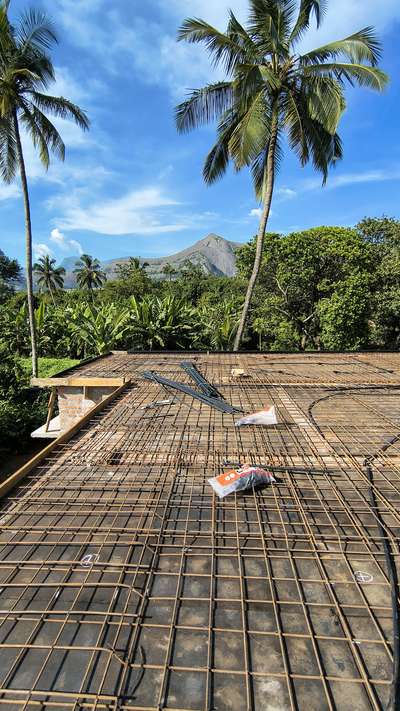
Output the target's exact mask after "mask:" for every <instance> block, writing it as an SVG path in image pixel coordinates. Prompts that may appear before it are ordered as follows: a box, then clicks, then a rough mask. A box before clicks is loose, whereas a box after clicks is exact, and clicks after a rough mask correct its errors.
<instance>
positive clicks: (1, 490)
mask: <svg viewBox="0 0 400 711" xmlns="http://www.w3.org/2000/svg"><path fill="white" fill-rule="evenodd" d="M129 384H130V380H127V382H126V383H124V384H123V385H121V386H120V387H119V388H117V389H116V390H114V392H112V393H111V394H110V395H108V397H106V398H104V400H102V401H101V402H99V403H98V404H97V405H95V406H94V407H92V408H91V409H90V410H89V411H88V412H87V413H86V415H84V417H82V418H81V419H80V420H78V422H75V424H74V425H72V427H70V428H69V430H67V431H66V432H63V433H62V434H61V435H60V436H59V437H57V439H55V440H53V442H51V443H50V444H49V445H47V447H45V448H44V449H42V451H41V452H39V453H38V454H36V455H35V456H34V457H33V458H32V459H30V460H29V462H27V463H26V464H24V466H23V467H21V468H20V469H18V470H17V471H16V472H14V474H11V476H9V477H8V479H5V481H3V482H2V484H0V499H1V498H3V496H5V495H6V494H8V492H9V491H10V490H11V489H13V488H14V486H16V485H17V484H19V482H20V481H21V480H22V479H24V478H25V477H26V476H27V474H29V472H31V471H32V469H34V468H35V467H36V466H37V465H38V464H40V463H41V462H42V461H43V460H44V459H46V457H47V456H48V455H49V454H51V452H52V451H53V450H54V449H56V447H58V446H59V445H60V444H64V443H65V442H68V441H69V440H70V439H71V438H72V437H73V436H74V435H75V434H76V433H77V432H79V430H80V429H81V428H82V427H83V426H84V425H85V424H86V423H87V422H89V420H90V419H91V418H92V417H93V416H94V415H97V413H99V412H101V410H103V409H104V408H105V407H107V405H109V404H110V403H111V402H112V401H113V400H115V398H116V397H118V395H119V394H120V393H122V391H123V390H125V388H126V387H127V386H128V385H129Z"/></svg>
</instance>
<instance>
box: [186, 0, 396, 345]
mask: <svg viewBox="0 0 400 711" xmlns="http://www.w3.org/2000/svg"><path fill="white" fill-rule="evenodd" d="M326 4H327V2H326V0H300V2H299V3H298V2H295V1H294V0H249V18H248V22H247V24H246V26H243V25H241V24H240V23H239V22H238V20H237V19H236V17H235V16H234V14H233V13H232V12H231V13H230V15H229V21H228V26H227V29H226V32H220V31H218V30H217V29H215V28H214V27H212V26H211V25H209V24H208V23H207V22H205V21H204V20H200V19H187V20H185V22H184V23H183V25H182V27H181V28H180V30H179V35H178V39H179V40H181V41H186V42H190V43H202V44H204V45H205V47H206V49H207V50H208V52H209V54H210V55H211V58H212V62H213V65H214V66H217V65H220V66H222V68H223V70H224V71H225V73H226V80H225V81H217V82H215V83H212V84H208V85H207V86H204V87H202V88H200V89H197V90H196V91H193V92H192V93H191V94H190V96H189V97H188V99H187V100H186V101H184V102H183V103H181V104H180V105H179V106H178V107H177V111H176V121H177V128H178V130H179V131H181V132H185V131H190V130H191V129H194V128H196V127H198V126H200V125H202V124H205V123H209V122H215V121H216V122H217V126H218V127H217V141H216V143H215V145H214V146H213V148H212V149H211V151H210V153H209V154H208V156H207V158H206V161H205V164H204V170H203V175H204V180H205V182H206V183H213V182H214V181H216V180H217V179H218V178H220V177H221V176H222V175H224V173H225V172H226V170H227V168H228V165H229V163H230V162H232V164H233V166H234V168H235V170H237V171H239V170H241V169H242V168H244V167H249V168H250V169H251V172H252V177H253V183H254V188H255V192H256V196H257V198H258V200H259V201H260V202H261V205H262V209H261V217H260V224H259V229H258V235H257V246H256V255H255V260H254V266H253V271H252V274H251V277H250V280H249V283H248V287H247V293H246V298H245V301H244V305H243V310H242V314H241V318H240V322H239V327H238V331H237V334H236V338H235V343H234V350H238V349H239V346H240V343H241V340H242V337H243V332H244V328H245V325H246V320H247V316H248V312H249V307H250V304H251V299H252V296H253V292H254V287H255V284H256V281H257V277H258V274H259V270H260V265H261V259H262V253H263V245H264V237H265V231H266V226H267V222H268V218H269V214H270V208H271V201H272V195H273V190H274V181H275V176H276V172H277V169H278V166H279V162H280V159H281V157H282V150H283V146H284V145H285V143H284V140H285V139H286V141H287V143H288V145H289V146H290V148H291V149H293V150H294V151H295V153H296V154H297V156H298V158H299V160H300V163H301V164H302V165H305V164H306V163H308V162H309V161H312V163H313V165H314V167H315V169H316V170H317V171H319V172H320V173H322V179H323V182H324V183H325V181H326V179H327V176H328V170H329V168H330V166H332V165H333V164H334V163H335V162H336V161H337V160H339V159H340V158H342V145H341V141H340V138H339V136H338V134H337V129H338V124H339V121H340V118H341V116H342V114H343V111H344V109H345V99H344V88H345V84H346V83H348V84H350V85H359V86H361V87H368V88H370V89H375V90H376V91H382V90H383V88H384V87H385V85H386V83H387V76H386V74H384V72H383V71H381V70H380V69H379V68H378V66H377V64H378V61H379V58H380V43H379V41H378V39H377V37H376V35H375V32H374V30H373V28H371V27H367V28H365V29H362V30H360V31H358V32H355V33H354V34H351V35H350V36H349V37H346V38H344V39H341V40H338V41H336V42H330V43H329V44H325V45H323V46H321V47H318V48H317V49H315V50H313V51H311V52H305V53H302V52H301V51H300V49H299V43H300V41H301V40H302V38H303V36H304V34H305V33H306V32H307V30H308V29H309V28H310V25H311V22H312V20H313V19H314V20H315V21H316V24H317V26H319V25H320V23H321V20H322V18H323V15H324V12H325V9H326Z"/></svg>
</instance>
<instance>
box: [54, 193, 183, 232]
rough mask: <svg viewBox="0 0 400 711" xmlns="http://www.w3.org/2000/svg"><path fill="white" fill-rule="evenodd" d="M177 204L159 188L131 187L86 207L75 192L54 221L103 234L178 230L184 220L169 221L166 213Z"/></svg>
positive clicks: (65, 202) (70, 227) (67, 227)
mask: <svg viewBox="0 0 400 711" xmlns="http://www.w3.org/2000/svg"><path fill="white" fill-rule="evenodd" d="M178 204H179V203H178V202H177V201H176V200H173V199H172V198H170V197H168V196H166V195H164V194H163V193H162V191H161V189H160V188H158V187H147V188H144V189H141V190H133V191H130V192H129V193H127V194H126V195H123V196H122V197H120V198H115V199H114V200H108V201H104V200H102V201H98V202H95V203H92V204H91V205H87V206H83V205H82V204H81V201H80V198H79V196H77V195H75V196H71V198H70V200H65V201H64V203H63V207H64V210H63V214H62V215H60V216H59V217H58V218H57V223H58V224H59V225H60V227H61V228H62V229H64V230H87V231H89V232H98V233H99V234H105V235H124V234H138V235H146V234H148V235H152V234H162V233H167V232H178V231H180V230H183V229H185V227H186V226H187V225H186V224H185V222H184V221H176V220H175V221H170V219H169V218H168V217H167V216H166V214H165V213H166V210H168V208H171V207H174V206H177V205H178Z"/></svg>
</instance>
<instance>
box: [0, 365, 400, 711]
mask: <svg viewBox="0 0 400 711" xmlns="http://www.w3.org/2000/svg"><path fill="white" fill-rule="evenodd" d="M189 359H191V356H190V354H182V355H181V356H179V355H175V354H174V355H169V354H165V355H163V354H150V355H149V354H141V355H125V354H116V355H112V356H108V357H106V358H104V359H101V360H97V361H95V362H93V363H89V364H86V365H85V366H83V367H82V368H81V369H80V370H79V372H82V373H83V372H84V373H85V374H86V375H90V374H93V375H100V374H103V373H104V374H106V375H130V376H131V377H132V379H133V380H134V381H135V384H133V385H132V386H131V387H130V388H129V390H128V391H126V392H125V393H123V394H122V395H120V396H119V398H118V399H117V400H116V401H114V402H113V403H112V404H111V405H110V406H109V407H108V408H107V409H106V410H105V411H104V412H102V413H101V414H99V415H97V416H96V417H94V418H92V420H91V421H90V422H89V424H87V425H86V426H85V428H84V429H83V430H82V431H81V432H80V433H79V434H78V435H76V436H75V437H74V439H73V440H71V441H70V442H69V443H67V444H65V445H62V446H60V447H59V448H58V449H57V451H56V452H55V453H53V454H52V455H51V456H50V457H49V458H48V459H47V460H46V461H45V462H44V463H43V464H42V465H41V466H38V467H37V468H36V469H35V470H34V471H33V472H32V473H31V475H30V476H29V477H28V478H27V479H26V480H25V481H24V482H22V484H21V485H20V486H19V487H18V488H17V489H15V490H14V491H12V492H11V493H10V495H9V496H8V497H7V498H6V499H5V500H3V502H2V506H1V510H0V527H1V533H0V591H1V598H0V708H1V707H3V708H7V709H18V711H21V710H22V709H37V708H39V709H58V710H59V711H61V709H63V710H66V709H68V710H70V709H73V710H74V711H75V710H77V709H107V710H112V711H117V710H118V711H121V710H123V709H129V710H132V709H141V710H142V711H143V710H146V709H147V711H156V710H157V711H161V709H171V710H174V711H188V710H189V709H191V710H196V711H211V710H212V709H216V710H217V711H225V710H228V709H233V710H234V711H236V710H237V711H242V709H248V710H250V709H255V710H257V711H261V710H263V711H264V709H270V710H271V711H272V709H274V710H275V709H300V710H302V709H306V710H307V711H309V710H310V711H311V710H314V709H315V710H316V711H317V710H318V711H320V710H323V709H330V710H332V709H340V711H343V710H345V711H346V710H347V709H349V710H350V709H352V710H356V711H357V710H360V711H361V710H362V711H363V710H364V709H383V708H385V707H386V705H387V702H388V699H389V695H390V685H391V676H392V660H393V649H392V627H391V618H392V608H391V600H390V584H389V578H388V572H387V570H386V567H385V556H384V550H383V546H382V538H381V533H380V530H379V525H378V520H377V512H376V510H374V509H373V508H372V507H371V503H370V499H369V495H368V493H369V486H370V484H369V481H368V478H367V476H366V474H365V471H364V469H363V462H364V460H365V459H366V458H367V457H373V456H375V455H376V456H375V459H374V462H373V466H374V493H375V497H376V501H377V505H378V507H379V514H380V517H381V520H382V521H383V526H384V530H385V534H386V536H387V540H388V542H389V543H390V546H391V549H392V553H393V556H394V558H395V560H396V564H398V541H399V531H400V507H399V501H400V477H399V475H400V443H398V442H394V443H393V444H392V445H391V446H390V447H388V448H387V449H386V451H384V452H380V451H379V450H380V449H381V448H382V446H383V445H385V443H386V442H388V440H389V439H390V438H391V437H393V435H395V434H397V433H398V430H400V423H399V414H398V410H397V409H396V404H397V400H396V398H397V390H396V386H400V380H399V374H400V355H399V356H397V355H396V354H368V355H364V354H351V355H350V354H331V355H326V356H325V355H305V354H301V355H288V356H282V355H273V354H271V355H265V354H254V355H247V354H240V355H230V354H214V355H213V354H210V355H196V356H194V359H195V362H196V365H197V367H198V368H199V370H200V371H201V372H202V373H203V375H205V377H206V378H207V379H208V380H209V381H210V382H212V383H213V384H214V385H215V386H216V387H217V388H218V389H219V390H220V391H221V393H222V395H223V396H224V397H225V399H226V400H227V401H228V402H231V403H232V404H233V405H235V406H238V407H242V408H243V409H244V410H245V411H246V412H247V411H248V412H250V411H254V410H257V409H260V408H261V407H262V406H263V405H264V404H265V403H267V402H273V403H274V404H275V405H276V406H277V409H278V412H279V424H278V425H276V426H272V427H268V428H265V427H247V428H236V427H235V426H234V422H235V420H236V419H238V416H232V415H228V414H222V413H220V412H217V411H215V410H212V409H210V408H209V407H207V406H206V405H204V404H201V403H199V402H193V400H192V399H191V398H190V397H187V396H183V395H181V394H179V397H178V398H177V399H175V402H173V403H172V404H169V405H166V406H163V407H160V408H159V409H157V408H155V409H152V410H145V409H143V408H144V406H145V405H146V404H149V403H151V402H153V401H155V400H163V399H166V391H165V390H163V388H161V386H158V385H156V384H154V383H149V382H145V381H143V380H142V379H141V376H140V373H141V372H142V371H143V370H146V369H153V370H156V371H158V372H161V373H162V374H163V375H165V376H166V377H169V378H172V379H177V380H181V381H182V382H187V381H186V374H185V373H184V372H183V371H182V370H180V368H179V363H180V361H181V360H189ZM233 367H242V368H244V369H245V370H246V373H247V375H246V377H243V378H241V379H239V380H238V379H235V378H233V377H232V375H231V369H232V368H233ZM389 371H390V372H389ZM290 382H291V383H292V384H288V383H290ZM326 383H329V387H327V386H326ZM357 386H358V387H357ZM338 387H346V388H349V389H347V390H341V391H339V390H338V389H335V388H338ZM173 395H174V397H175V395H176V393H173ZM327 395H329V398H327V399H323V400H321V398H326V396H327ZM169 396H171V393H169ZM331 396H332V397H331ZM313 403H315V404H314V405H313ZM310 408H312V410H311V411H312V417H310V416H309V411H310ZM313 418H314V419H313ZM315 423H317V426H316V424H315ZM226 459H228V460H234V461H236V460H237V461H241V462H243V463H244V462H253V463H262V464H265V465H267V464H269V465H270V466H273V465H275V466H281V467H286V471H283V472H280V473H279V474H277V475H276V478H277V481H276V483H275V484H273V485H271V486H268V487H267V488H264V489H263V490H249V491H248V492H245V493H241V494H239V495H237V496H236V495H232V496H230V497H227V498H226V499H224V500H218V499H217V498H216V497H215V496H214V494H213V492H212V489H211V487H210V486H209V484H208V482H207V478H208V477H211V476H214V475H215V474H217V473H220V472H221V471H223V469H224V465H223V463H224V460H226ZM295 466H301V467H305V468H306V469H307V468H309V471H308V473H304V474H302V473H299V472H295V471H293V470H292V469H291V467H295ZM314 468H318V469H319V471H318V472H317V471H313V469H314ZM321 468H322V469H325V471H322V472H321Z"/></svg>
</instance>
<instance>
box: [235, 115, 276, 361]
mask: <svg viewBox="0 0 400 711" xmlns="http://www.w3.org/2000/svg"><path fill="white" fill-rule="evenodd" d="M277 135H278V124H277V121H276V120H275V121H274V122H273V125H272V128H271V139H270V142H269V147H268V155H267V165H266V171H265V191H264V204H263V210H262V213H261V219H260V225H259V228H258V234H257V245H256V256H255V258H254V265H253V271H252V273H251V277H250V280H249V283H248V286H247V292H246V298H245V300H244V304H243V309H242V314H241V316H240V322H239V327H238V330H237V333H236V336H235V342H234V345H233V350H234V351H235V352H237V351H238V350H239V348H240V344H241V341H242V338H243V332H244V329H245V326H246V321H247V317H248V313H249V308H250V304H251V300H252V298H253V292H254V288H255V285H256V282H257V278H258V274H259V272H260V267H261V261H262V256H263V249H264V239H265V231H266V228H267V223H268V218H269V213H270V210H271V202H272V195H273V192H274V180H275V151H276V140H277Z"/></svg>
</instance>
